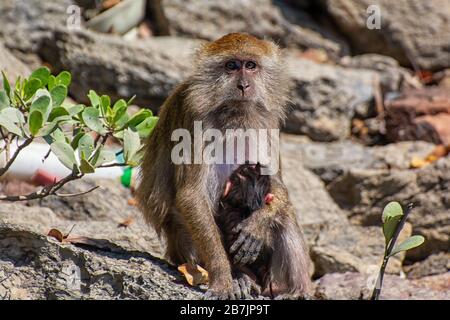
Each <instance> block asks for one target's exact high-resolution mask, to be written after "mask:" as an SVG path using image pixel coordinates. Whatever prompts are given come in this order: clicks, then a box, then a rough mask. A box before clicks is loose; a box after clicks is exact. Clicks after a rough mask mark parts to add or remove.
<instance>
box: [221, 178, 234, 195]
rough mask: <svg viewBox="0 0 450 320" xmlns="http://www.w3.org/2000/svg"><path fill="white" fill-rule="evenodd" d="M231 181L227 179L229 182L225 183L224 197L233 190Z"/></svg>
mask: <svg viewBox="0 0 450 320" xmlns="http://www.w3.org/2000/svg"><path fill="white" fill-rule="evenodd" d="M231 186H232V185H231V181H227V184H226V185H225V190H224V191H223V195H222V196H223V197H226V196H227V195H228V194H229V193H230V190H231Z"/></svg>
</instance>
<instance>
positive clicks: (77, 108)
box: [65, 104, 86, 116]
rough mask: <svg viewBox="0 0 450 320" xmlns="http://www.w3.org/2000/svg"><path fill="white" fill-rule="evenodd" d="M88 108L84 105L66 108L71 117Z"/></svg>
mask: <svg viewBox="0 0 450 320" xmlns="http://www.w3.org/2000/svg"><path fill="white" fill-rule="evenodd" d="M85 107H86V106H85V105H84V104H76V105H74V106H68V107H65V108H66V110H67V112H69V115H71V116H74V115H77V114H78V113H80V112H81V111H83V109H84V108H85Z"/></svg>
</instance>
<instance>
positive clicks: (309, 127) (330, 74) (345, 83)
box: [285, 52, 378, 141]
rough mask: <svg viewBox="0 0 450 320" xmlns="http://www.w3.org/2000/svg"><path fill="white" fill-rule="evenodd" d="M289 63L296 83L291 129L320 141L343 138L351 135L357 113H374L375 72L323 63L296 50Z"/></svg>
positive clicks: (360, 114) (288, 125)
mask: <svg viewBox="0 0 450 320" xmlns="http://www.w3.org/2000/svg"><path fill="white" fill-rule="evenodd" d="M287 62H288V69H289V72H290V74H291V77H292V80H293V82H294V89H293V90H292V95H293V97H292V108H291V109H290V111H289V114H288V118H287V121H286V125H285V130H286V131H287V132H291V133H296V134H305V135H307V136H309V137H310V138H311V139H313V140H317V141H334V140H342V139H345V138H347V137H349V136H350V129H351V121H352V119H353V117H354V116H355V115H358V116H360V117H363V118H367V117H369V116H370V115H371V114H372V113H373V108H372V102H373V97H374V81H375V79H376V77H378V75H377V73H376V72H375V71H372V70H367V69H350V68H343V67H340V66H334V65H331V64H319V63H316V62H313V61H311V60H307V59H302V58H299V57H298V55H296V54H295V52H291V53H290V54H288V58H287Z"/></svg>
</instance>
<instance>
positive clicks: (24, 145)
mask: <svg viewBox="0 0 450 320" xmlns="http://www.w3.org/2000/svg"><path fill="white" fill-rule="evenodd" d="M33 139H34V137H31V138H28V139H26V140H25V141H24V143H22V144H21V145H19V146H18V147H17V150H16V151H15V152H14V154H13V156H12V157H11V159H9V161H8V162H7V163H6V165H5V166H4V167H3V168H0V177H1V176H2V175H4V174H5V172H6V171H8V169H9V167H11V165H12V163H13V162H14V160H16V158H17V156H18V155H19V153H20V151H22V149H24V148H25V147H27V146H28V145H29V144H30V143H31V142H32V141H33Z"/></svg>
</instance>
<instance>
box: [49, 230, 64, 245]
mask: <svg viewBox="0 0 450 320" xmlns="http://www.w3.org/2000/svg"><path fill="white" fill-rule="evenodd" d="M47 236H49V237H53V238H55V239H56V240H58V241H59V242H63V241H64V236H63V234H62V232H61V231H59V230H58V229H51V230H50V231H49V232H48V233H47Z"/></svg>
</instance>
